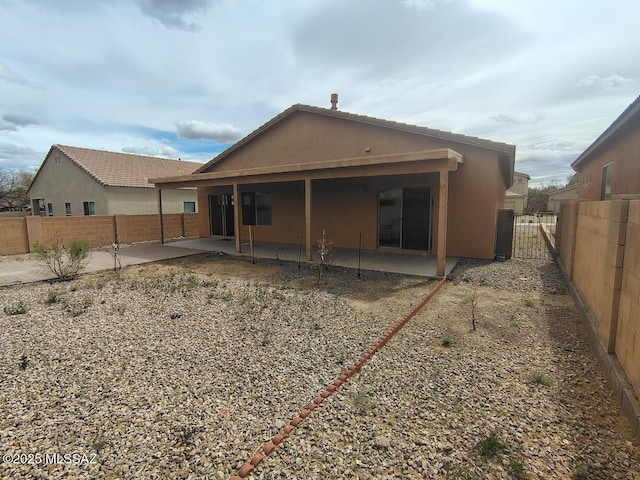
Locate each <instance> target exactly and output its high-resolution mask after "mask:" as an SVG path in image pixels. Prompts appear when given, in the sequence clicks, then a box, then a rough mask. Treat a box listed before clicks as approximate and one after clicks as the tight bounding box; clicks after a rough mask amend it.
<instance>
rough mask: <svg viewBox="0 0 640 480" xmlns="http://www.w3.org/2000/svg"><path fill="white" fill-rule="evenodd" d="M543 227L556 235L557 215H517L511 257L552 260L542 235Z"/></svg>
mask: <svg viewBox="0 0 640 480" xmlns="http://www.w3.org/2000/svg"><path fill="white" fill-rule="evenodd" d="M543 225H544V226H545V227H546V228H547V229H548V230H549V231H550V232H551V233H552V234H555V230H556V214H555V213H531V214H529V213H516V214H515V218H514V222H513V246H512V251H511V255H512V256H513V257H516V258H534V259H541V260H548V259H550V258H551V252H550V251H549V247H548V246H547V243H546V242H545V239H544V236H543V233H542V226H543Z"/></svg>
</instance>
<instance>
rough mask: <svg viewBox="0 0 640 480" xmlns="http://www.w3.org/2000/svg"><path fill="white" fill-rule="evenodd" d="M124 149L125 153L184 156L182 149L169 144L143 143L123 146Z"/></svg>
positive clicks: (174, 157)
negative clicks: (152, 145)
mask: <svg viewBox="0 0 640 480" xmlns="http://www.w3.org/2000/svg"><path fill="white" fill-rule="evenodd" d="M122 151H123V152H124V153H134V154H136V155H147V156H149V157H165V158H173V159H177V158H182V156H183V155H182V153H181V152H180V150H178V149H176V148H173V147H169V146H159V147H151V146H148V145H142V146H133V147H122Z"/></svg>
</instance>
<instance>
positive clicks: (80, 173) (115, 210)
mask: <svg viewBox="0 0 640 480" xmlns="http://www.w3.org/2000/svg"><path fill="white" fill-rule="evenodd" d="M201 166H202V164H201V163H194V162H183V161H180V160H169V159H166V158H155V157H146V156H142V155H129V154H125V153H115V152H106V151H103V150H92V149H88V148H78V147H69V146H66V145H53V146H52V147H51V148H50V149H49V153H47V155H46V157H45V159H44V161H43V162H42V165H41V166H40V169H39V170H38V172H37V173H36V175H35V177H34V179H33V182H31V185H30V186H29V189H28V190H27V195H28V196H29V198H30V199H31V205H32V214H33V215H48V216H65V215H66V216H71V215H74V216H75V215H114V214H150V213H158V195H157V192H156V191H155V189H154V188H153V185H152V184H150V183H149V182H148V179H149V178H150V177H156V176H159V175H163V176H164V175H187V174H189V173H191V172H193V171H194V170H195V169H197V168H199V167H201ZM162 206H163V212H164V213H181V212H195V211H196V210H197V194H196V191H195V189H180V190H174V191H171V192H167V195H165V196H163V198H162Z"/></svg>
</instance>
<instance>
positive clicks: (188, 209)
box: [184, 202, 196, 213]
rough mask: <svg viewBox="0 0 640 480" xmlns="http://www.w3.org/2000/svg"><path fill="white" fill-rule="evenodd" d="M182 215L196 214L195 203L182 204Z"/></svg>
mask: <svg viewBox="0 0 640 480" xmlns="http://www.w3.org/2000/svg"><path fill="white" fill-rule="evenodd" d="M184 213H196V202H184Z"/></svg>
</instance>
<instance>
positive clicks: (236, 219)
mask: <svg viewBox="0 0 640 480" xmlns="http://www.w3.org/2000/svg"><path fill="white" fill-rule="evenodd" d="M239 190H240V189H239V188H238V184H237V183H234V184H233V231H234V232H235V234H236V253H242V239H241V238H240V224H241V223H242V222H240V211H241V210H240V202H242V199H241V198H240V193H239Z"/></svg>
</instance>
